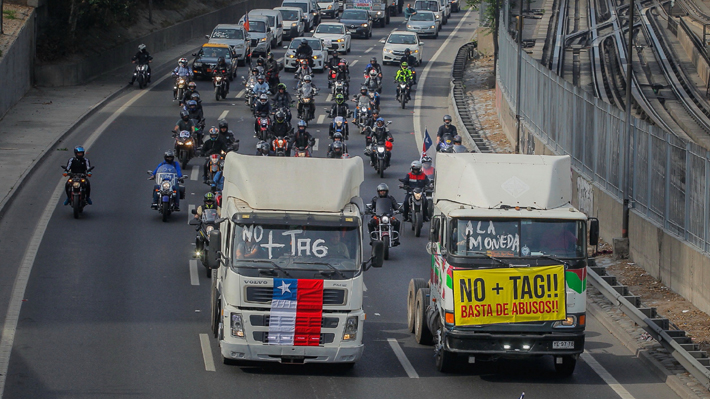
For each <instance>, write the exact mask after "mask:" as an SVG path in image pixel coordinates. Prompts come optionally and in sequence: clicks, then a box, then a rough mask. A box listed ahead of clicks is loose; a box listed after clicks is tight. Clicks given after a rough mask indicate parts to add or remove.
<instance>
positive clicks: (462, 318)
mask: <svg viewBox="0 0 710 399" xmlns="http://www.w3.org/2000/svg"><path fill="white" fill-rule="evenodd" d="M435 173H436V179H435V187H434V195H433V201H434V212H433V217H432V219H431V228H430V232H429V241H428V243H427V252H428V253H429V254H430V255H431V273H430V276H429V279H428V281H427V280H425V279H420V278H418V279H412V280H411V281H410V282H409V288H408V292H407V324H408V328H409V329H410V331H411V332H413V333H414V335H415V339H416V341H417V342H418V343H419V344H424V345H434V347H435V363H436V368H437V369H438V370H439V371H441V372H450V371H453V370H455V369H456V367H457V365H458V364H460V363H459V362H462V361H463V362H468V363H479V362H485V361H495V360H497V359H500V358H521V357H532V356H541V355H551V356H552V358H553V360H554V361H553V364H554V368H555V371H556V373H557V374H558V375H560V376H569V375H571V374H572V373H573V372H574V368H575V365H576V362H577V359H578V358H579V355H580V354H581V353H582V352H584V329H585V324H586V283H587V279H586V267H587V261H588V256H587V245H596V244H597V241H598V239H599V222H598V220H597V219H596V218H588V217H587V216H586V215H585V214H584V213H582V212H580V211H578V210H577V209H575V208H574V207H573V206H572V205H571V196H572V188H571V164H570V158H569V157H568V156H538V155H505V154H480V153H459V154H447V153H438V154H437V157H436V172H435ZM587 232H589V234H587Z"/></svg>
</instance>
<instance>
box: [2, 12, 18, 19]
mask: <svg viewBox="0 0 710 399" xmlns="http://www.w3.org/2000/svg"><path fill="white" fill-rule="evenodd" d="M2 13H3V14H5V18H7V19H17V12H16V11H15V10H5V11H3V12H2Z"/></svg>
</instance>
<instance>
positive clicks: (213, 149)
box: [201, 126, 229, 181]
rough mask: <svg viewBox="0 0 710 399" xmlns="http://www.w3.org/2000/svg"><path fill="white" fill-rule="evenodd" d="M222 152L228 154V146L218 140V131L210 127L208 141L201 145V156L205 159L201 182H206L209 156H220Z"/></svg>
mask: <svg viewBox="0 0 710 399" xmlns="http://www.w3.org/2000/svg"><path fill="white" fill-rule="evenodd" d="M222 151H224V152H228V151H229V146H227V143H225V142H224V141H222V140H220V139H219V130H217V128H216V127H214V126H212V127H211V128H210V139H209V140H205V143H204V144H203V145H202V152H201V155H202V156H203V157H206V158H207V159H206V160H205V165H204V166H203V167H202V180H204V181H207V171H208V170H209V166H210V155H212V154H221V153H222Z"/></svg>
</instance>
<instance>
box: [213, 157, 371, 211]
mask: <svg viewBox="0 0 710 399" xmlns="http://www.w3.org/2000/svg"><path fill="white" fill-rule="evenodd" d="M224 176H225V179H224V190H223V192H222V194H223V196H224V197H225V198H230V197H233V198H237V199H239V200H242V201H244V202H246V203H247V204H248V205H249V207H251V208H252V209H255V210H280V211H281V210H285V211H305V212H340V211H341V210H342V209H343V208H344V207H345V206H346V205H347V204H348V203H350V200H351V199H352V198H353V197H359V196H360V184H362V182H363V180H364V178H365V177H364V171H363V164H362V159H361V158H359V157H353V158H350V159H329V158H291V157H259V156H253V155H252V156H250V155H240V154H237V153H235V152H230V153H229V154H227V157H226V159H225V163H224Z"/></svg>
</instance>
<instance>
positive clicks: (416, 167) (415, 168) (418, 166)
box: [410, 161, 422, 173]
mask: <svg viewBox="0 0 710 399" xmlns="http://www.w3.org/2000/svg"><path fill="white" fill-rule="evenodd" d="M410 168H411V169H412V172H413V173H419V172H421V171H422V163H421V162H419V161H412V164H411V166H410Z"/></svg>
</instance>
